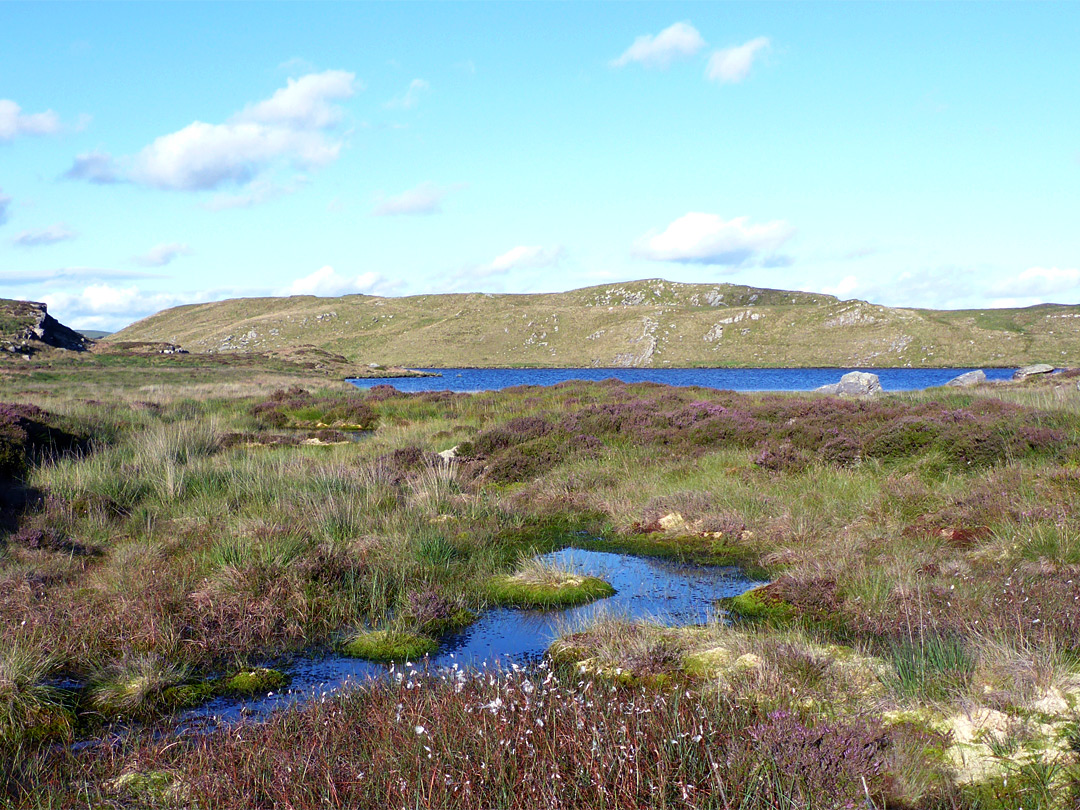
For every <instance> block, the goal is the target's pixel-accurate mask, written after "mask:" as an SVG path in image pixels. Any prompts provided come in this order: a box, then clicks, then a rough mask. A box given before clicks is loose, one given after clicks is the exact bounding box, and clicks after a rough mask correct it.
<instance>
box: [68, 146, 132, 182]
mask: <svg viewBox="0 0 1080 810" xmlns="http://www.w3.org/2000/svg"><path fill="white" fill-rule="evenodd" d="M63 177H64V179H66V180H86V181H87V182H88V183H97V184H99V185H105V184H108V183H118V182H120V170H119V168H118V167H117V165H116V162H115V161H114V160H113V158H112V155H110V154H108V153H106V152H96V151H95V152H84V153H83V154H81V155H77V156H76V157H75V162H74V163H72V164H71V168H70V169H68V170H67V171H66V172H64V174H63Z"/></svg>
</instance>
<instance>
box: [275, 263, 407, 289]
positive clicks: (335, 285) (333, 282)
mask: <svg viewBox="0 0 1080 810" xmlns="http://www.w3.org/2000/svg"><path fill="white" fill-rule="evenodd" d="M396 286H397V285H395V284H392V283H390V282H388V281H387V280H386V279H385V278H383V277H382V276H380V275H379V274H378V273H372V272H368V273H361V274H360V275H358V276H356V277H354V278H349V277H347V276H343V275H341V274H340V273H338V272H337V271H336V270H335V269H334V268H333V267H331V266H330V265H326V266H325V267H320V268H319V269H318V270H316V271H315V272H314V273H311V274H310V275H307V276H304V277H303V278H298V279H296V281H294V282H293V283H292V284H290V285H289V286H288V287H287V288H286V289H284V290H282V291H281V292H280V293H279V294H280V295H319V296H330V297H332V296H338V295H351V294H353V293H364V294H366V295H383V294H386V293H388V292H389V291H391V290H392V289H394V287H396Z"/></svg>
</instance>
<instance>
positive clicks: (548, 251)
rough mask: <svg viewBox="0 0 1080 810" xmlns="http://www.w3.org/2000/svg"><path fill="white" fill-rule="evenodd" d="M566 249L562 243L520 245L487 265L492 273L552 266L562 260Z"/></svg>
mask: <svg viewBox="0 0 1080 810" xmlns="http://www.w3.org/2000/svg"><path fill="white" fill-rule="evenodd" d="M564 256H566V249H565V248H563V246H562V245H555V246H554V247H543V246H541V245H518V246H517V247H514V248H510V250H508V251H506V253H502V254H500V255H498V256H496V257H495V258H494V259H493V260H492V261H491V264H489V265H487V269H488V270H489V272H490V273H492V274H494V273H508V272H510V271H511V270H522V269H526V268H528V269H537V268H540V267H551V266H552V265H555V264H558V263H559V262H560V261H562V259H563V257H564Z"/></svg>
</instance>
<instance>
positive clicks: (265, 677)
mask: <svg viewBox="0 0 1080 810" xmlns="http://www.w3.org/2000/svg"><path fill="white" fill-rule="evenodd" d="M288 682H289V676H288V675H286V674H285V673H284V672H280V671H279V670H276V669H268V668H266V667H256V668H255V669H242V670H240V671H239V672H237V673H236V674H234V675H231V676H229V677H228V678H224V679H223V680H222V681H221V691H223V692H226V693H228V694H233V695H254V694H258V693H260V692H272V691H273V690H275V689H280V688H281V687H283V686H285V685H286V684H287V683H288Z"/></svg>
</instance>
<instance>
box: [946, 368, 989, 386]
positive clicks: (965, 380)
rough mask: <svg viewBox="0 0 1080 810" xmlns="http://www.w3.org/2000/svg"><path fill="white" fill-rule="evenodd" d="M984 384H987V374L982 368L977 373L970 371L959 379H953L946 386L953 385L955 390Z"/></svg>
mask: <svg viewBox="0 0 1080 810" xmlns="http://www.w3.org/2000/svg"><path fill="white" fill-rule="evenodd" d="M984 382H986V372H985V371H983V370H982V369H981V368H980V369H979V370H977V371H968V372H965V373H963V374H961V375H959V376H958V377H953V378H952V379H951V380H949V381H948V382H947V383H945V385H951V386H952V387H953V388H971V387H972V386H976V385H981V384H982V383H984Z"/></svg>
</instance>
